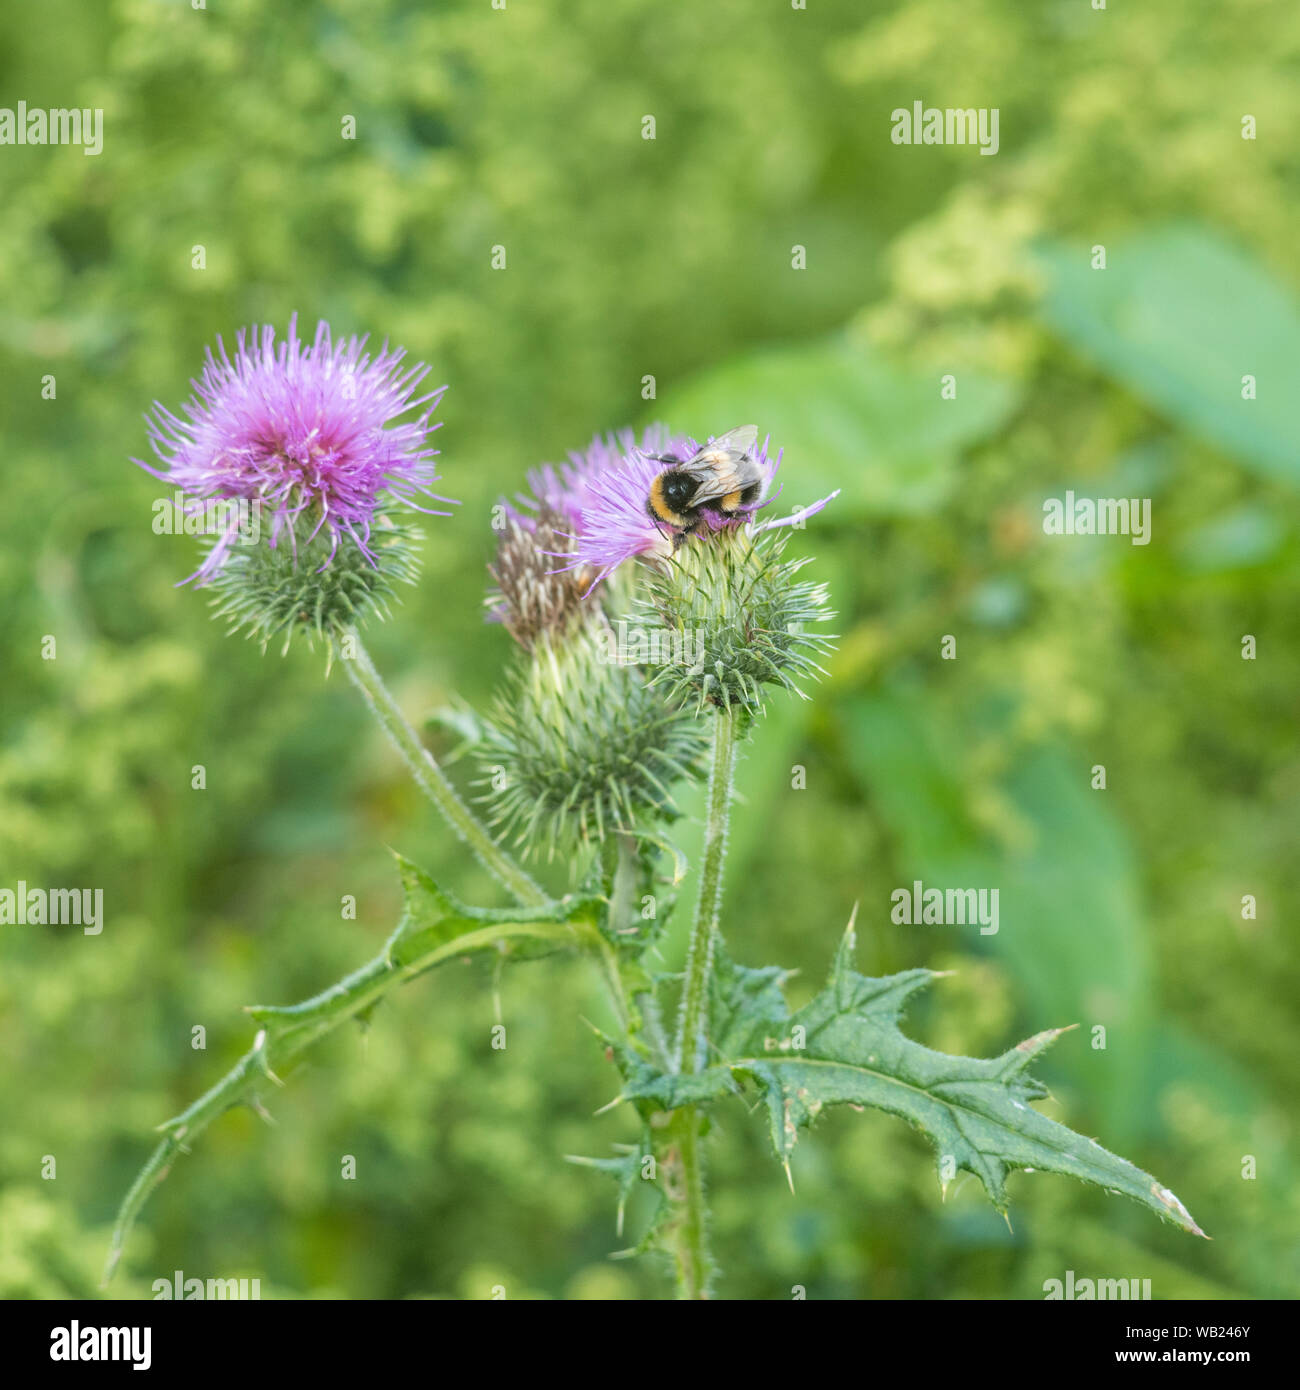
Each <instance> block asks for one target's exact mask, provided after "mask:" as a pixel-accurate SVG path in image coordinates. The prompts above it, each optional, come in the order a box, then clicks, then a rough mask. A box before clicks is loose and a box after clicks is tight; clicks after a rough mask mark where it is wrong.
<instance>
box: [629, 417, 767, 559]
mask: <svg viewBox="0 0 1300 1390" xmlns="http://www.w3.org/2000/svg"><path fill="white" fill-rule="evenodd" d="M757 443H758V427H757V426H756V425H741V426H740V427H739V428H738V429H734V430H728V431H727V433H726V434H722V435H719V436H718V437H717V439H715V440H713V441H712V442H711V443H709V444H706V445H705V446H704V448H702V449H701V450H700V451H699V453H698V454H696V455H695V456H694V458H690V459H687V461H686V462H685V463H682V462H680V461H679V460H677V459H674V458H669V457H666V456H664V455H659V456H658V457H657V461H658V462H659V463H666V464H667V465H668V467H667V468H665V469H664V471H663V472H662V473H660V474H659V475H658V476H657V477H656V478H655V479H654V481H653V482H652V483H651V484H650V495H649V496H648V497H647V498H646V511H647V512H649V513H650V517H651V519H652V520H653V521H654V522H655V524H656V525H664V526H670V527H671V528H672V530H673V549H674V550H676V548H677V547H678V546H679V545H681V543H682V541H683V540H684V539H685V538H686V537H687V536H689V535H690V533H691V532H692V531H694V530H695V528H696V527H697V526H699V524H700V522H701V521H702V520H703V519H704V518H703V514H704V512H706V511H711V512H714V513H717V514H718V515H720V516H724V517H726V516H734V515H735V514H736V513H737V512H738V511H740V509H741V508H742V507H749V506H752V505H753V504H754V503H755V502H757V501H758V499H759V498H760V497H761V496H762V495H763V487H764V485H765V483H766V481H767V479H766V477H765V475H764V473H763V470H762V469H761V468H760V467H759V465H758V463H757V462H756V460H755V458H754V448H755V446H756V445H757Z"/></svg>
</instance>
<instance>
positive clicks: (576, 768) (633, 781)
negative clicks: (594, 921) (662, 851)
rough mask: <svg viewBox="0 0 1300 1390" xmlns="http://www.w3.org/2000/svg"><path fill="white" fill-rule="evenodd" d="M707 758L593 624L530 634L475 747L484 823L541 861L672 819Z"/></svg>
mask: <svg viewBox="0 0 1300 1390" xmlns="http://www.w3.org/2000/svg"><path fill="white" fill-rule="evenodd" d="M703 752H704V738H703V734H702V731H701V729H700V726H699V723H698V721H696V720H695V719H694V718H692V717H691V716H690V715H688V714H685V713H683V712H682V711H681V710H677V709H673V708H672V707H670V706H669V704H668V703H667V702H666V701H665V699H664V697H663V695H662V693H661V692H660V691H658V690H656V689H652V688H651V687H650V686H649V685H648V684H647V683H646V681H645V680H644V679H643V677H642V675H641V673H640V672H639V671H636V670H634V669H632V668H630V667H627V666H624V665H621V664H619V663H618V662H617V660H616V659H615V658H614V655H613V650H612V645H611V643H610V641H609V631H608V629H607V628H606V627H605V625H604V623H603V621H601V620H599V619H598V620H595V621H591V622H581V623H578V624H577V625H576V626H572V627H571V628H570V629H569V630H568V631H566V632H555V631H541V632H539V633H537V634H536V635H535V637H534V639H533V641H532V644H531V646H530V648H529V650H528V651H527V652H521V653H520V655H519V660H518V663H517V664H516V666H515V668H514V669H513V670H512V672H511V673H510V675H509V677H508V678H507V682H506V685H505V687H504V689H503V690H502V692H501V694H500V695H499V696H498V697H497V699H496V702H495V704H494V707H493V709H492V712H491V714H490V716H489V718H488V720H487V721H486V723H485V728H484V732H483V737H482V739H481V740H480V742H479V743H478V745H477V747H476V754H477V757H478V760H479V762H480V765H481V768H482V772H483V778H482V782H481V784H480V785H481V786H482V787H483V789H484V790H483V798H482V799H483V801H484V802H485V804H486V805H487V806H488V807H489V811H488V820H489V823H490V824H491V825H492V826H493V827H494V828H495V829H496V830H497V831H498V833H499V834H500V835H502V836H503V837H510V838H511V839H512V840H513V842H514V843H515V844H516V845H521V846H526V847H527V852H528V853H530V854H537V853H540V851H541V850H542V849H543V848H545V849H546V851H547V854H548V857H554V856H555V855H556V854H571V853H572V852H573V851H575V850H580V849H584V848H588V847H594V846H596V845H598V844H599V843H600V842H601V841H602V840H604V839H605V838H606V837H607V836H609V835H611V834H613V833H614V832H615V831H618V830H638V829H643V828H645V827H647V826H648V825H650V824H652V823H662V822H664V821H668V820H671V819H672V818H674V817H675V815H676V814H677V809H676V806H675V804H674V802H673V798H672V787H673V784H674V783H675V782H677V781H679V780H680V779H682V778H684V777H687V776H689V775H691V774H692V773H693V772H694V771H695V769H696V767H697V765H698V763H699V761H700V759H701V757H702V755H703ZM574 867H575V869H576V867H577V866H576V864H575V866H574Z"/></svg>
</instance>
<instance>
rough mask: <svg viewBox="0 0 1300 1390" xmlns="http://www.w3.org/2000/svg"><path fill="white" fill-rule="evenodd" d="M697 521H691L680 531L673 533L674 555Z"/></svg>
mask: <svg viewBox="0 0 1300 1390" xmlns="http://www.w3.org/2000/svg"><path fill="white" fill-rule="evenodd" d="M699 524H700V523H699V521H698V520H696V521H692V522H691V523H690V524H689V525H687V526H683V527H682V529H681V530H680V531H677V532H674V534H673V554H674V555H675V554H676V553H677V552H678V550H679V549H681V547H682V546H683V545H685V544H686V537H687V536H689V535H690V534H691V532H692V531H694V530H695V528H696V527H697V526H698V525H699Z"/></svg>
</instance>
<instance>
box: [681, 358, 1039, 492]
mask: <svg viewBox="0 0 1300 1390" xmlns="http://www.w3.org/2000/svg"><path fill="white" fill-rule="evenodd" d="M1015 396H1016V392H1015V388H1014V387H1013V385H1012V384H1011V383H1010V382H1008V381H1005V380H1001V379H995V378H992V377H986V376H981V375H978V374H976V373H974V372H966V371H962V372H960V373H958V377H957V395H956V398H955V399H953V400H944V399H943V398H942V397H941V395H940V373H938V372H933V373H925V374H922V373H918V372H915V371H908V370H904V369H903V368H901V367H899V366H896V365H894V364H892V363H890V362H887V361H885V360H884V359H883V358H882V357H880V356H879V355H877V354H876V353H874V352H872V351H870V350H868V349H867V348H865V347H860V346H856V345H852V344H850V343H848V342H846V341H844V340H842V339H840V338H835V339H831V340H824V339H823V340H821V341H818V342H814V343H810V344H808V345H807V346H802V347H792V348H783V349H777V350H772V351H765V352H759V353H754V354H752V355H750V356H746V357H738V358H736V359H734V360H733V361H731V362H728V363H726V364H725V365H724V366H722V367H719V368H717V369H716V370H714V371H710V372H706V373H705V374H703V375H702V376H699V377H697V378H695V379H694V380H693V381H691V382H688V383H686V384H685V385H683V386H680V387H676V388H672V389H670V390H668V391H667V392H665V394H664V395H663V397H662V398H661V399H660V401H659V403H658V408H657V410H656V412H655V413H656V415H657V416H660V417H662V418H663V419H665V420H667V421H668V422H669V424H671V425H672V427H673V429H675V430H685V431H687V432H689V433H692V434H694V435H695V436H696V437H697V438H702V437H704V436H705V435H707V434H710V433H712V434H719V433H721V432H722V431H723V430H726V429H731V428H733V427H734V426H735V425H738V424H745V423H747V422H749V421H751V420H752V421H753V422H755V423H756V424H757V425H758V428H759V432H760V435H762V434H766V433H769V432H770V434H771V437H772V444H773V446H774V447H780V448H784V450H785V462H784V464H783V466H782V469H781V473H780V475H779V477H778V481H779V482H780V483H782V484H783V485H784V489H785V491H784V493H783V495H782V499H781V502H780V503H778V506H779V507H781V508H783V509H784V508H786V507H793V506H795V505H805V504H806V503H808V502H811V501H813V500H814V499H815V498H817V497H822V496H824V495H825V494H827V493H829V492H831V491H833V490H834V489H835V488H841V489H843V494H842V496H841V497H840V498H839V499H838V500H837V501H836V503H835V506H836V509H837V511H839V512H841V513H842V511H843V509H845V508H849V509H852V510H853V511H855V512H858V513H863V512H867V513H878V514H881V515H893V514H899V513H911V512H920V511H925V510H928V509H930V508H932V507H934V506H937V505H938V504H939V503H940V502H941V501H942V500H943V498H944V497H945V496H946V495H947V493H948V490H949V488H950V486H951V484H952V481H953V478H954V476H955V465H956V462H957V458H958V455H959V451H960V450H961V448H962V447H963V446H964V445H967V444H970V443H973V442H974V441H976V440H978V439H980V438H982V437H984V436H986V435H988V434H989V433H991V432H992V431H993V430H994V429H996V428H997V426H998V425H999V424H1000V423H1001V422H1002V420H1004V419H1005V418H1006V416H1007V414H1008V412H1009V411H1010V409H1011V407H1012V405H1013V404H1014V402H1015Z"/></svg>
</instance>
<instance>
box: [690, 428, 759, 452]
mask: <svg viewBox="0 0 1300 1390" xmlns="http://www.w3.org/2000/svg"><path fill="white" fill-rule="evenodd" d="M757 443H758V426H757V425H737V427H736V428H735V429H734V430H728V431H727V432H726V434H720V435H719V436H718V437H717V438H716V439H715V440H714V441H713V443H712V444H708V445H705V448H706V449H725V450H727V451H728V452H729V453H736V454H741V455H744V454H748V453H752V452H753V450H754V447H755V445H757ZM702 452H703V451H702Z"/></svg>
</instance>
